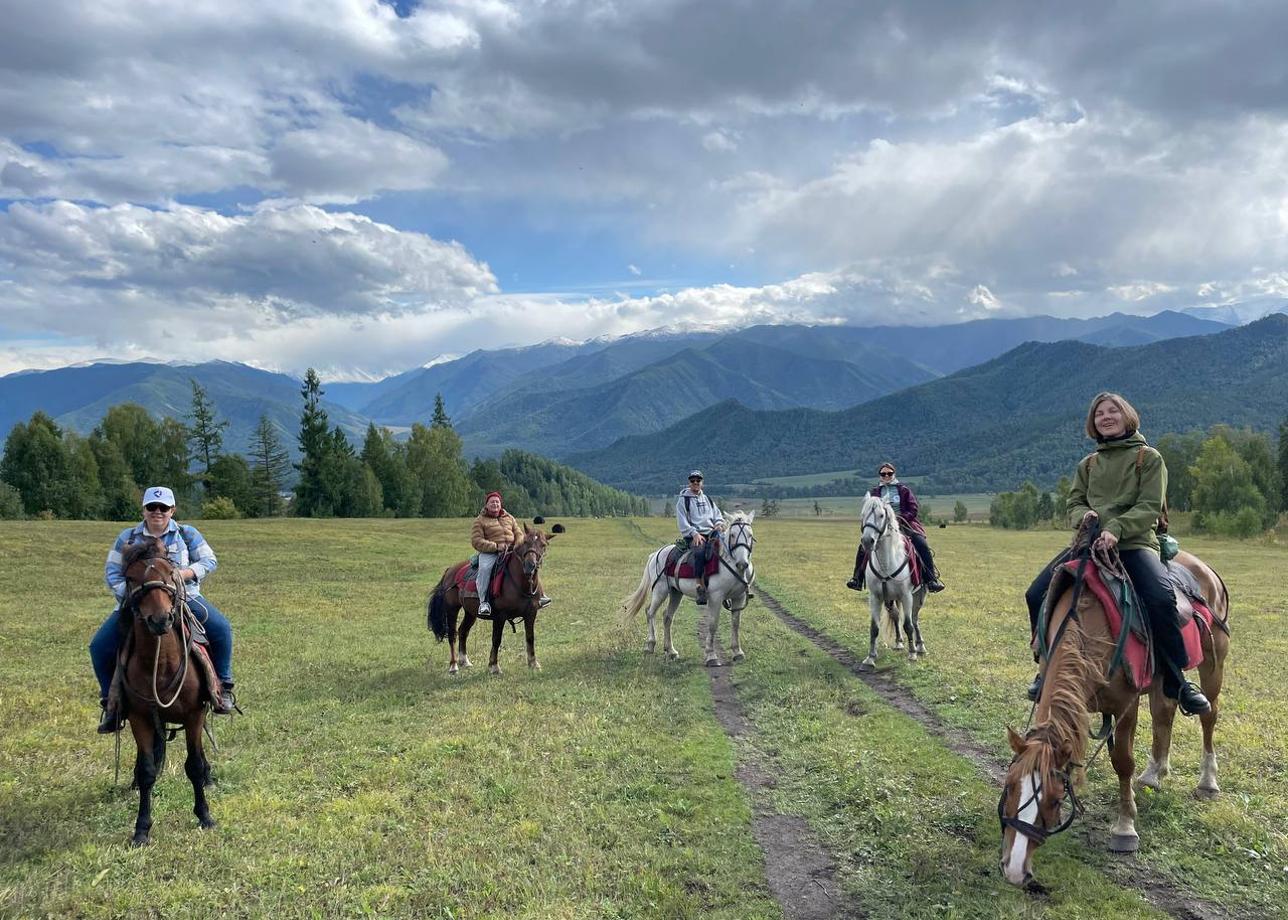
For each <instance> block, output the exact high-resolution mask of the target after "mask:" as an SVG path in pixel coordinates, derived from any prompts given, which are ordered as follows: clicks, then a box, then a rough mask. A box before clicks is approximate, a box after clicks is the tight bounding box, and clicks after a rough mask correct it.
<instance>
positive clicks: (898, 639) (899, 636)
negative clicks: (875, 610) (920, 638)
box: [886, 601, 912, 652]
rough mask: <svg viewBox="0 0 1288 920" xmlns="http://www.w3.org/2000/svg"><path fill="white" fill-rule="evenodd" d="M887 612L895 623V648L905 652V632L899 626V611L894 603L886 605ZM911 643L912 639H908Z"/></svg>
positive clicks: (890, 602)
mask: <svg viewBox="0 0 1288 920" xmlns="http://www.w3.org/2000/svg"><path fill="white" fill-rule="evenodd" d="M886 612H887V613H888V614H889V615H890V622H892V623H894V648H895V651H897V652H902V651H903V632H902V631H901V630H900V625H899V611H897V610H895V607H894V601H889V602H887V603H886ZM908 639H909V641H911V639H912V637H911V636H909V637H908Z"/></svg>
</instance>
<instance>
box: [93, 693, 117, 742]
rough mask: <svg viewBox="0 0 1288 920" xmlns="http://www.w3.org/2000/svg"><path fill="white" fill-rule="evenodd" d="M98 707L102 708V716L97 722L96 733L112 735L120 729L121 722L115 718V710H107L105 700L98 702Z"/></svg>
mask: <svg viewBox="0 0 1288 920" xmlns="http://www.w3.org/2000/svg"><path fill="white" fill-rule="evenodd" d="M98 705H99V706H101V707H103V714H102V715H101V716H100V717H99V720H98V733H99V734H100V735H114V734H116V732H117V731H118V730H119V729H120V727H121V720H120V719H119V718H117V715H116V711H115V710H109V709H108V708H107V700H99V701H98Z"/></svg>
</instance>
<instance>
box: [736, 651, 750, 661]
mask: <svg viewBox="0 0 1288 920" xmlns="http://www.w3.org/2000/svg"><path fill="white" fill-rule="evenodd" d="M746 657H747V656H746V655H744V654H743V653H742V652H734V653H733V660H734V661H742V660H743V659H744V658H746Z"/></svg>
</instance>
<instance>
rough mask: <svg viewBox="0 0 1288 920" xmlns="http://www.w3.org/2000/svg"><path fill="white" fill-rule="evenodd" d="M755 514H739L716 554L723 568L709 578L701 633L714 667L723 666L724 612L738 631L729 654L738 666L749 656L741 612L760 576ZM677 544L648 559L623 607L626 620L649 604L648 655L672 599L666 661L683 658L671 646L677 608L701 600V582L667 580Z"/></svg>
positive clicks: (732, 637)
mask: <svg viewBox="0 0 1288 920" xmlns="http://www.w3.org/2000/svg"><path fill="white" fill-rule="evenodd" d="M755 517H756V513H755V512H754V511H753V512H750V513H747V512H742V511H739V512H737V513H735V514H734V515H733V517H732V518H730V520H729V524H728V527H727V530H726V532H725V534H724V536H723V537H722V538H721V539H720V540H719V542H718V545H717V547H716V552H717V553H718V555H719V560H720V561H719V568H717V570H716V571H715V573H714V574H712V575H710V576H709V577H708V578H707V603H706V608H707V612H706V622H705V624H704V625H705V628H704V629H703V630H702V650H703V655H704V659H705V664H706V666H707V667H709V668H718V667H720V666H721V664H722V662H721V661H720V656H719V655H718V654H717V653H716V627H717V626H718V625H719V622H720V608H721V607H722V606H727V607H728V608H729V615H730V617H731V618H732V620H733V631H732V634H731V635H730V638H729V642H730V651H731V652H732V654H733V660H734V661H742V659H743V658H745V657H746V654H745V653H744V652H743V650H742V642H741V639H740V638H739V632H738V630H739V627H740V625H741V620H742V611H743V609H744V608H745V607H746V606H747V599H748V594H749V591H750V588H751V583H752V581H753V580H755V577H756V572H755V569H754V568H753V567H752V564H751V553H752V550H754V549H755V547H756V535H755V533H754V532H753V531H752V529H751V525H752V521H754V520H755ZM674 546H675V544H674V543H668V544H667V545H666V546H663V547H662V548H661V549H659V550H657V551H655V552H653V553H652V554H650V555H649V557H648V560H647V561H646V562H645V563H644V574H643V575H642V576H641V577H640V583H639V587H637V588H636V589H635V593H634V594H632V595H631V596H630V597H628V598H627V599H626V600H625V601H623V603H622V619H623V621H625V620H627V619H630V618H632V617H634V616H635V614H637V613H639V611H640V608H641V607H643V606H644V603H645V600H646V599H647V601H648V641H647V642H646V643H645V644H644V648H645V651H647V652H648V653H649V654H652V653H653V652H654V651H655V650H656V648H657V627H656V623H655V617H656V616H657V610H658V608H659V607H661V606H662V602H663V601H664V600H668V599H669V600H670V603H668V604H667V607H666V613H665V615H664V616H663V618H662V623H663V628H664V640H665V644H664V646H663V647H664V649H665V650H666V654H667V657H669V658H679V657H680V653H679V652H677V651H676V650H675V644H674V643H673V642H672V641H671V621H672V620H673V619H674V618H675V611H676V608H678V607H679V606H680V601H681V600H682V599H683V598H685V597H691V598H695V599H696V598H697V596H698V592H697V588H698V580H697V579H696V578H668V577H667V576H666V559H667V556H668V555H670V553H671V549H672V547H674Z"/></svg>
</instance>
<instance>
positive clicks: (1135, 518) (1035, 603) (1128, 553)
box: [1024, 393, 1212, 715]
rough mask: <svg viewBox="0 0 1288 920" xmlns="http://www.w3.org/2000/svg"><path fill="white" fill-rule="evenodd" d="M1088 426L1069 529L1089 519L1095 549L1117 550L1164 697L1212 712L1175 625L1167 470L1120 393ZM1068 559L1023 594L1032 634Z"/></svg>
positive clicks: (1102, 396)
mask: <svg viewBox="0 0 1288 920" xmlns="http://www.w3.org/2000/svg"><path fill="white" fill-rule="evenodd" d="M1083 427H1084V429H1085V430H1086V432H1087V437H1089V438H1092V439H1093V440H1094V441H1095V442H1096V450H1095V452H1094V453H1092V454H1089V455H1087V456H1086V457H1084V458H1083V459H1082V460H1080V461H1079V462H1078V468H1077V471H1076V472H1075V474H1074V480H1073V486H1072V487H1071V488H1070V489H1069V505H1068V507H1069V524H1070V526H1072V527H1074V528H1078V527H1080V526H1082V523H1083V522H1084V521H1086V520H1088V519H1091V518H1099V520H1100V536H1099V537H1097V538H1096V545H1097V547H1098V548H1100V549H1102V550H1105V551H1107V550H1111V549H1114V548H1115V547H1116V548H1117V549H1118V556H1119V558H1120V559H1122V563H1123V568H1124V569H1125V570H1126V572H1127V575H1128V576H1129V577H1130V578H1131V583H1132V585H1133V587H1135V589H1136V595H1137V597H1139V598H1140V601H1141V604H1142V606H1144V608H1145V613H1146V616H1147V618H1148V619H1149V628H1150V632H1151V633H1153V636H1154V648H1155V649H1156V650H1157V655H1156V656H1155V657H1156V659H1157V661H1158V665H1157V667H1158V669H1159V671H1160V672H1161V675H1162V680H1163V695H1164V696H1166V697H1168V698H1169V699H1172V700H1176V701H1177V702H1178V703H1179V704H1180V708H1181V712H1183V713H1185V714H1186V715H1202V714H1203V713H1206V712H1208V711H1209V710H1210V709H1211V708H1212V707H1211V704H1210V703H1209V702H1208V699H1207V697H1205V696H1204V695H1203V692H1202V691H1201V690H1199V688H1198V687H1196V686H1194V684H1192V683H1190V682H1189V681H1187V680H1186V679H1185V675H1184V670H1185V665H1186V654H1185V642H1184V640H1183V639H1182V638H1181V628H1180V626H1179V625H1178V624H1177V622H1176V597H1175V595H1174V594H1173V593H1172V583H1171V581H1170V580H1169V578H1168V576H1167V567H1166V566H1164V565H1163V561H1162V559H1161V558H1160V556H1159V544H1158V533H1157V528H1158V517H1159V515H1160V514H1161V513H1162V511H1163V499H1164V496H1166V494H1167V466H1166V464H1165V463H1164V462H1163V457H1162V455H1161V454H1160V453H1159V452H1158V451H1156V450H1155V449H1154V448H1152V447H1150V446H1149V445H1148V444H1147V443H1146V441H1145V436H1144V435H1142V434H1141V433H1140V414H1139V413H1138V412H1137V411H1136V410H1135V409H1134V408H1132V405H1131V403H1129V402H1127V400H1125V399H1123V397H1121V396H1119V395H1118V394H1117V393H1099V394H1097V396H1096V398H1095V399H1093V400H1092V401H1091V408H1090V409H1088V410H1087V419H1086V422H1085V424H1084V426H1083ZM1064 556H1065V554H1064V553H1061V554H1060V556H1057V557H1056V559H1054V560H1052V561H1051V562H1050V563H1048V564H1047V566H1046V568H1044V569H1043V570H1042V572H1041V573H1040V574H1039V575H1038V577H1037V578H1036V579H1034V581H1033V584H1032V585H1030V586H1029V590H1028V591H1026V592H1025V594H1024V599H1025V601H1026V602H1027V603H1028V607H1029V627H1030V630H1031V631H1034V632H1035V631H1036V630H1037V622H1038V615H1039V614H1040V612H1041V610H1042V603H1043V599H1044V598H1045V597H1046V592H1047V588H1048V587H1049V586H1050V584H1051V577H1052V574H1053V572H1054V567H1055V564H1056V563H1057V561H1059V560H1061V559H1062V558H1064ZM1040 690H1041V681H1040V679H1035V680H1034V681H1033V683H1032V685H1030V687H1029V695H1030V698H1031V699H1036V698H1037V695H1038V692H1039V691H1040Z"/></svg>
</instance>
